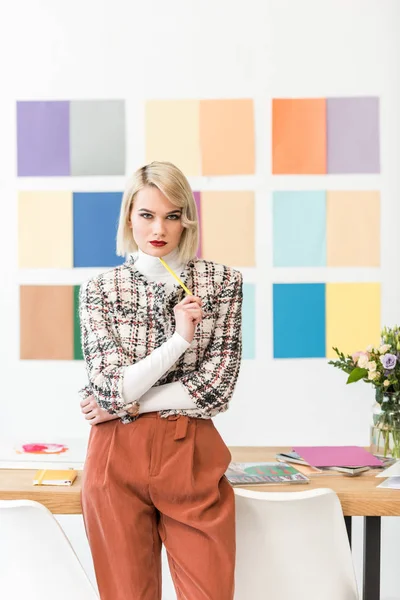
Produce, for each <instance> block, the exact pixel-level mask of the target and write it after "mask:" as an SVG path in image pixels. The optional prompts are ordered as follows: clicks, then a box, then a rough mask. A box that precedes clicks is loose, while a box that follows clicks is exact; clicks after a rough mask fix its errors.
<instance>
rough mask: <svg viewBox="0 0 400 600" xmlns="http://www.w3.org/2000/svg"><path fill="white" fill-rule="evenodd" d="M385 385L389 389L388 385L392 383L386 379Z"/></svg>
mask: <svg viewBox="0 0 400 600" xmlns="http://www.w3.org/2000/svg"><path fill="white" fill-rule="evenodd" d="M383 385H384V386H385V387H387V386H388V385H390V381H389V379H385V381H384V382H383Z"/></svg>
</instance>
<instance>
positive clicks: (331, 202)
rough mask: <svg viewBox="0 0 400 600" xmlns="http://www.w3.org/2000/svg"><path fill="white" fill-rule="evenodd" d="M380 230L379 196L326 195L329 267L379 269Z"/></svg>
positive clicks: (370, 192)
mask: <svg viewBox="0 0 400 600" xmlns="http://www.w3.org/2000/svg"><path fill="white" fill-rule="evenodd" d="M380 230H381V224H380V196H379V192H374V191H361V192H360V191H346V192H343V191H329V192H327V264H328V266H329V267H379V265H380Z"/></svg>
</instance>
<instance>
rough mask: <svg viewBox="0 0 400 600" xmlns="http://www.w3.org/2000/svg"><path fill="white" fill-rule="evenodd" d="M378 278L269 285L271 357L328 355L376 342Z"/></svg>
mask: <svg viewBox="0 0 400 600" xmlns="http://www.w3.org/2000/svg"><path fill="white" fill-rule="evenodd" d="M380 290H381V288H380V284H379V283H327V284H325V283H289V284H274V285H273V311H274V317H273V323H274V358H323V357H327V358H332V357H334V356H336V354H335V352H334V351H333V350H332V347H338V348H339V349H340V350H341V351H343V352H344V353H345V354H347V353H349V354H350V353H352V352H355V351H357V350H360V349H363V348H366V346H367V345H368V344H378V343H379V336H380V295H381V291H380Z"/></svg>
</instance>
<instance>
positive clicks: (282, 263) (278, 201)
mask: <svg viewBox="0 0 400 600" xmlns="http://www.w3.org/2000/svg"><path fill="white" fill-rule="evenodd" d="M273 236H274V267H324V266H326V194H325V192H323V191H305V192H293V191H283V192H274V195H273Z"/></svg>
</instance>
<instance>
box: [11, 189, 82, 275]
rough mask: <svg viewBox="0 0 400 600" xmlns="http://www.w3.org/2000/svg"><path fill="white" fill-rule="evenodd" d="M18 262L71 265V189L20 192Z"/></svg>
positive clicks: (33, 265)
mask: <svg viewBox="0 0 400 600" xmlns="http://www.w3.org/2000/svg"><path fill="white" fill-rule="evenodd" d="M18 265H19V268H20V269H39V268H53V269H54V268H66V269H68V268H72V266H73V244H72V193H71V192H50V191H41V192H28V191H27V192H19V194H18Z"/></svg>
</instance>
